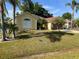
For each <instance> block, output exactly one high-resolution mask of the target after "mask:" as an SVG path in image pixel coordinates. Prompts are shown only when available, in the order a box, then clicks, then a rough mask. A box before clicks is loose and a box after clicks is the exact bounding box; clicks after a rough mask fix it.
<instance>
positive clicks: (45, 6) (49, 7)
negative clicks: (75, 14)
mask: <svg viewBox="0 0 79 59" xmlns="http://www.w3.org/2000/svg"><path fill="white" fill-rule="evenodd" d="M43 8H45V9H47V10H49V9H53V7H51V6H48V5H43Z"/></svg>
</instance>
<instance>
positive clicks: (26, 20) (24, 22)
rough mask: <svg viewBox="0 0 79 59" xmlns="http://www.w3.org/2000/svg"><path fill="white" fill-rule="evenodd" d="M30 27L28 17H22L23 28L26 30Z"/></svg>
mask: <svg viewBox="0 0 79 59" xmlns="http://www.w3.org/2000/svg"><path fill="white" fill-rule="evenodd" d="M31 27H32V22H31V20H30V19H24V21H23V28H24V29H25V30H28V29H31Z"/></svg>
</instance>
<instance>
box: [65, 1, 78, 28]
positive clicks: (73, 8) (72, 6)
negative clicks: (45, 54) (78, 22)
mask: <svg viewBox="0 0 79 59" xmlns="http://www.w3.org/2000/svg"><path fill="white" fill-rule="evenodd" d="M66 5H67V6H70V7H71V8H72V20H73V19H74V12H75V11H76V12H77V11H78V9H79V3H77V1H76V0H72V2H71V3H67V4H66ZM72 20H71V28H72Z"/></svg>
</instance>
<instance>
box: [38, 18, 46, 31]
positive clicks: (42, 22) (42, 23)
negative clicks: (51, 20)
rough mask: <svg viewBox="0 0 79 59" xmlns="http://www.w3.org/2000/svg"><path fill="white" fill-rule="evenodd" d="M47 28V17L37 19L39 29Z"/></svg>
mask: <svg viewBox="0 0 79 59" xmlns="http://www.w3.org/2000/svg"><path fill="white" fill-rule="evenodd" d="M46 28H47V21H46V20H45V19H38V21H37V29H39V30H41V29H46Z"/></svg>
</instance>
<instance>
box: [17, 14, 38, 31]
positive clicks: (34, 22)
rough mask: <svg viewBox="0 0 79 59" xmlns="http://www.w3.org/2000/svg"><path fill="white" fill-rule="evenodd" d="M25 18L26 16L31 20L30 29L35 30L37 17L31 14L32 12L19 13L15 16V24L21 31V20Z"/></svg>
mask: <svg viewBox="0 0 79 59" xmlns="http://www.w3.org/2000/svg"><path fill="white" fill-rule="evenodd" d="M26 18H28V19H30V20H31V21H32V26H31V28H30V29H32V30H36V29H37V19H38V18H37V17H36V16H35V15H33V14H30V13H24V14H22V15H19V16H17V17H16V25H17V27H18V29H19V31H23V30H24V28H23V21H24V19H26Z"/></svg>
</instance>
